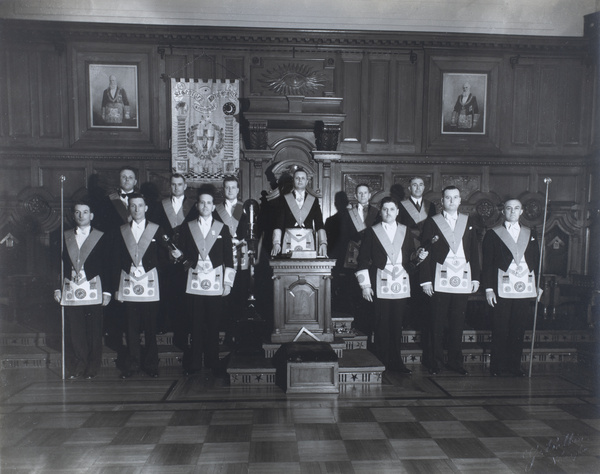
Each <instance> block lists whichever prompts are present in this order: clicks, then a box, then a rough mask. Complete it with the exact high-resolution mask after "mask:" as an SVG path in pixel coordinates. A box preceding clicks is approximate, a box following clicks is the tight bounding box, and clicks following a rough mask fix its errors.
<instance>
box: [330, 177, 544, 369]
mask: <svg viewBox="0 0 600 474" xmlns="http://www.w3.org/2000/svg"><path fill="white" fill-rule="evenodd" d="M424 190H425V186H424V181H423V179H421V178H420V177H414V178H412V179H411V180H410V185H409V191H410V196H409V197H408V198H407V199H404V200H403V201H401V202H400V203H398V202H397V201H396V200H395V199H394V198H393V197H385V198H383V199H382V200H381V201H380V210H379V214H378V215H377V214H376V213H375V212H373V211H374V209H373V206H371V205H369V203H368V201H369V200H370V197H371V193H370V189H369V186H368V185H367V184H359V185H358V186H357V187H356V195H355V197H356V200H357V203H356V204H355V205H352V206H351V207H350V208H349V209H346V210H342V211H341V212H343V213H344V214H343V215H342V216H341V217H340V218H339V222H340V227H341V231H340V232H339V234H337V240H338V244H339V242H341V247H345V248H346V253H345V256H344V257H343V259H344V260H343V266H344V267H345V268H348V269H350V271H355V276H356V281H357V282H358V285H359V287H360V291H359V292H356V291H352V293H354V294H358V295H360V296H361V297H362V300H363V302H359V301H356V300H354V308H355V312H354V316H355V322H356V327H357V328H358V329H359V330H361V331H362V332H365V333H366V334H368V335H369V338H370V335H371V331H373V330H374V335H375V351H376V353H377V355H378V356H379V358H380V359H381V360H382V362H383V363H384V364H385V366H386V368H387V369H388V370H391V371H395V372H398V373H402V374H410V373H411V371H410V369H408V368H407V367H406V366H405V365H404V363H403V358H402V355H401V352H400V346H401V342H402V326H403V320H405V317H406V316H412V321H413V323H416V325H417V327H418V328H419V329H421V342H422V349H423V359H422V361H423V364H424V365H425V366H426V367H427V368H428V369H429V372H430V374H432V375H436V374H438V373H440V371H441V370H442V369H443V368H445V369H448V370H451V371H454V372H456V373H458V374H461V375H467V374H468V372H467V370H466V369H465V367H464V365H463V353H462V334H463V328H464V323H465V313H466V308H467V301H468V297H469V295H470V294H473V293H476V292H477V291H478V289H479V284H480V280H483V284H484V288H485V289H486V300H487V302H488V304H489V305H490V306H491V307H492V329H493V336H492V340H493V343H492V349H491V363H490V372H491V374H492V375H493V376H499V375H507V374H512V375H515V376H522V375H524V372H523V371H522V370H521V364H520V361H521V355H522V343H523V334H524V330H525V323H526V321H527V315H528V314H529V308H530V303H531V301H532V300H533V299H534V298H535V297H536V296H537V285H536V281H537V275H536V272H537V262H539V245H538V242H537V240H536V237H535V232H534V231H533V230H531V229H529V228H527V227H525V226H521V225H520V224H519V218H520V216H521V215H522V213H523V209H522V204H521V202H520V201H519V200H517V199H510V200H508V201H506V203H505V205H504V209H503V211H502V212H503V215H504V223H502V224H501V225H499V226H496V227H494V228H493V229H490V230H488V231H487V232H486V234H485V238H484V241H483V271H482V270H481V266H480V251H479V240H478V237H477V234H476V228H475V225H474V223H473V221H472V219H471V218H470V217H469V216H467V215H466V214H462V213H460V212H458V211H459V206H460V204H461V197H460V190H459V189H458V188H457V187H455V186H448V187H446V188H444V190H443V191H442V198H441V208H442V210H441V213H439V214H436V208H435V205H434V204H433V203H431V202H429V201H427V200H424V199H423V193H424ZM507 229H508V230H507ZM337 247H338V249H339V247H340V245H338V246H337ZM339 258H340V257H339V250H338V263H339ZM352 269H354V270H352ZM341 274H342V277H343V276H344V275H346V283H345V285H346V286H347V287H350V288H353V287H352V285H353V282H352V280H351V279H349V278H347V275H348V273H346V274H344V272H342V273H341ZM444 349H446V355H445V354H444Z"/></svg>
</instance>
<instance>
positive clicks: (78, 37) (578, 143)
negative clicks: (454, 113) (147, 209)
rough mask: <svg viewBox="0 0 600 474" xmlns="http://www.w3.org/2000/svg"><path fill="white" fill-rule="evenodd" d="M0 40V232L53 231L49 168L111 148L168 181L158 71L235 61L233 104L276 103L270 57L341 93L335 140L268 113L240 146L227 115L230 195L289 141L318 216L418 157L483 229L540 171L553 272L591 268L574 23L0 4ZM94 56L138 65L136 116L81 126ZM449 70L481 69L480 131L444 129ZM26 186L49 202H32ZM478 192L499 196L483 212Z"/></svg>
mask: <svg viewBox="0 0 600 474" xmlns="http://www.w3.org/2000/svg"><path fill="white" fill-rule="evenodd" d="M0 40H1V44H2V45H1V47H0V118H1V119H0V153H1V154H2V161H1V163H0V175H1V177H0V186H1V189H0V231H1V232H0V233H1V234H2V235H0V238H2V237H3V236H4V235H5V234H7V233H8V232H11V233H13V234H15V235H16V234H18V235H22V236H26V235H27V230H28V224H27V223H28V222H30V221H31V220H32V219H33V220H34V221H36V222H38V223H39V226H38V228H36V232H37V233H38V234H39V235H38V236H36V239H38V240H36V242H40V245H42V246H50V245H52V239H48V238H47V236H48V235H50V234H51V233H52V232H54V231H55V230H56V228H57V227H58V223H59V218H58V217H57V209H59V204H60V201H59V197H60V179H59V178H60V176H61V175H63V176H65V177H66V178H67V179H66V181H65V196H66V197H67V201H69V200H70V199H72V197H73V196H75V195H77V194H81V193H84V192H86V187H87V186H88V185H89V182H90V180H91V179H92V180H95V181H96V184H98V185H99V187H100V188H102V189H104V190H108V189H110V188H112V187H113V185H114V184H115V183H116V182H117V173H118V169H119V168H120V167H121V166H122V165H123V164H124V163H127V164H129V165H131V166H132V167H134V168H135V169H137V170H138V173H139V181H140V183H151V184H152V185H155V188H156V189H157V190H158V191H159V192H161V193H167V192H168V179H169V173H170V150H169V143H170V136H169V135H170V115H169V110H170V109H169V83H168V81H166V80H163V79H165V78H167V77H169V76H173V77H188V78H203V79H208V78H214V79H240V80H241V84H242V85H241V96H242V109H243V111H245V112H247V113H250V112H249V111H253V110H254V109H253V107H255V104H256V103H257V99H258V98H268V97H272V98H273V104H275V105H274V106H273V107H276V108H277V107H280V105H281V104H287V99H286V98H285V96H283V95H278V94H277V93H275V92H274V91H273V90H272V89H270V88H269V80H275V79H276V80H281V79H282V77H275V79H273V77H274V76H273V74H275V73H276V72H277V71H278V70H279V71H281V70H282V69H278V68H284V69H285V68H286V67H287V68H288V70H289V71H293V70H302V71H304V72H305V73H306V72H307V71H308V72H309V73H310V74H314V77H318V82H319V86H318V87H316V88H314V89H310V88H309V89H304V90H302V92H303V95H306V96H314V97H332V98H335V97H338V98H341V99H342V100H341V104H342V105H341V111H340V112H341V113H343V114H345V117H344V119H343V124H342V128H341V132H340V135H339V146H338V147H337V149H336V150H329V151H331V152H334V155H335V156H333V157H331V156H326V157H325V158H319V157H318V156H317V155H314V156H312V157H311V152H312V151H314V150H315V149H316V143H315V137H314V133H313V130H312V129H311V128H310V126H306V124H301V125H298V126H295V127H293V126H288V127H287V128H286V127H281V126H279V125H272V126H271V125H269V127H270V128H269V129H268V131H267V132H268V134H267V137H268V143H267V148H266V149H262V150H256V149H251V148H252V145H251V143H249V141H248V140H247V137H248V133H249V132H248V126H247V124H246V123H245V122H244V121H242V123H241V126H242V129H243V130H244V132H245V133H244V136H245V138H246V140H245V143H244V144H243V146H242V148H243V150H242V156H243V157H242V162H241V163H240V177H241V185H242V193H241V197H242V198H243V199H247V198H250V197H252V198H255V199H256V198H258V197H259V194H260V191H261V190H263V189H264V190H270V189H271V183H270V176H268V171H269V170H270V169H272V168H273V166H274V165H276V164H277V163H276V162H277V161H278V160H281V159H282V157H284V156H286V153H288V152H290V150H297V151H298V150H300V151H299V152H298V153H300V155H302V156H304V155H306V156H307V164H309V165H310V166H311V167H312V168H313V169H314V170H315V173H316V174H317V175H316V177H315V178H316V181H315V182H316V183H317V184H318V185H319V186H320V187H321V188H320V189H319V192H321V194H322V198H323V206H324V214H325V216H329V215H331V214H333V213H334V212H335V208H334V195H335V194H336V193H338V192H346V193H347V194H348V195H349V197H350V198H352V197H353V196H352V194H353V191H354V186H355V185H356V183H357V182H358V181H364V180H367V181H369V182H372V183H373V185H374V187H375V194H376V196H377V199H380V197H381V196H382V195H383V194H384V193H387V192H390V190H391V189H392V187H394V186H395V187H396V189H398V187H400V189H401V187H402V186H403V185H405V183H406V180H407V179H408V177H409V176H412V175H415V174H418V175H421V176H423V177H424V178H425V179H426V182H427V184H428V187H429V189H428V195H429V197H431V198H434V199H437V198H438V197H439V195H440V192H441V190H442V188H443V187H444V186H445V185H447V184H457V185H458V186H459V187H460V188H461V190H462V192H463V202H464V209H465V210H467V211H469V212H471V213H475V214H478V215H480V217H481V219H482V220H481V228H482V230H485V228H487V227H489V226H490V225H492V224H493V223H495V222H497V221H498V213H497V206H498V204H499V203H500V202H501V201H502V200H504V199H506V198H508V197H510V196H515V195H516V196H522V197H524V199H527V200H528V202H531V204H532V205H535V204H536V203H539V200H540V199H541V198H543V193H544V191H545V185H544V183H543V178H544V177H546V176H549V177H551V178H552V185H551V187H550V199H551V213H550V221H549V226H550V228H556V229H560V231H561V232H562V233H563V234H564V235H566V236H567V237H568V239H569V241H568V243H567V245H568V249H569V250H568V254H569V259H568V263H567V266H566V268H564V276H567V275H568V274H571V273H579V274H583V273H586V272H587V270H588V259H589V248H590V225H591V218H592V217H593V216H594V215H595V214H594V213H595V212H596V207H597V200H594V199H593V198H592V192H593V190H592V187H591V179H592V178H591V177H590V175H591V171H593V170H595V168H594V166H593V164H594V163H595V160H596V156H597V155H596V154H595V153H596V151H597V145H596V143H597V136H594V133H597V132H595V131H594V130H595V128H594V120H593V117H597V116H598V111H597V107H596V106H595V104H594V100H593V98H594V97H595V94H597V90H596V89H597V84H598V71H597V64H596V56H595V55H594V54H593V47H592V45H591V41H590V40H589V39H587V38H537V37H510V36H495V35H458V34H451V35H448V34H421V33H414V34H408V33H402V34H398V33H393V34H392V33H376V32H339V31H338V32H336V31H330V32H318V31H292V30H289V31H288V30H256V29H252V30H250V29H247V30H243V29H224V28H221V29H215V28H210V29H206V28H182V27H178V28H166V27H144V26H132V25H89V24H77V23H70V24H60V23H45V22H17V21H4V22H1V23H0ZM94 61H114V62H115V63H116V64H119V63H134V64H136V65H138V71H139V93H140V107H141V115H140V128H139V130H135V131H114V130H112V131H111V130H109V131H107V130H96V129H93V128H91V127H90V126H89V123H88V120H87V114H88V107H89V106H88V101H89V97H88V91H87V89H86V87H87V83H86V80H87V79H86V64H88V63H89V62H94ZM294 67H297V69H294ZM300 68H301V69H300ZM446 73H463V74H485V75H486V76H487V94H486V97H485V99H486V100H485V104H486V105H485V114H486V129H485V133H483V134H480V135H478V134H473V135H472V134H444V133H442V127H441V116H442V88H443V79H444V74H446ZM280 75H281V74H280ZM302 80H306V77H305V78H304V79H302ZM457 94H458V92H457ZM285 107H287V105H285ZM315 107H316V109H315V110H312V111H311V112H312V114H313V115H315V114H317V115H318V114H319V109H318V106H315ZM273 110H275V109H273ZM266 112H268V110H267V111H266ZM329 112H330V111H325V112H324V113H325V114H327V113H329ZM282 144H286V146H287V152H286V151H282V148H283V145H282ZM294 144H296V145H297V148H294V146H296V145H294ZM290 153H291V152H290ZM32 202H35V203H37V204H39V203H40V202H46V203H47V209H46V208H44V206H42V208H43V209H41V210H40V207H39V206H37V205H33V204H32ZM490 203H491V204H490ZM489 205H491V206H493V207H495V209H496V210H492V211H491V214H489V213H488V214H489V215H487V217H486V212H487V211H485V209H487V207H486V206H489ZM482 209H483V211H482ZM532 212H533V211H532ZM536 212H537V211H536ZM538 214H539V213H538ZM532 215H533V214H532ZM532 222H533V224H534V225H535V224H539V223H540V220H539V217H536V218H532ZM44 235H45V236H46V237H44ZM561 235H562V234H561ZM40 236H41V237H40ZM23 238H27V237H23ZM48 253H49V254H50V253H51V251H50V250H49V251H48ZM29 258H33V257H31V255H30V257H29ZM48 261H49V259H48ZM34 267H35V265H33V264H31V263H30V264H29V265H28V268H30V269H31V271H38V270H37V269H36V270H33V269H34ZM42 267H43V266H42ZM46 267H47V268H49V267H50V264H49V263H48V264H47V265H46Z"/></svg>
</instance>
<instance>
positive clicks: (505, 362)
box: [490, 297, 533, 373]
mask: <svg viewBox="0 0 600 474" xmlns="http://www.w3.org/2000/svg"><path fill="white" fill-rule="evenodd" d="M496 299H497V301H498V302H497V303H496V305H495V306H494V308H493V309H492V353H491V361H490V371H491V372H497V373H501V372H517V371H519V370H521V356H522V355H523V335H524V333H525V325H526V323H527V320H528V317H529V314H530V312H531V301H533V299H532V298H523V299H507V298H500V297H497V298H496Z"/></svg>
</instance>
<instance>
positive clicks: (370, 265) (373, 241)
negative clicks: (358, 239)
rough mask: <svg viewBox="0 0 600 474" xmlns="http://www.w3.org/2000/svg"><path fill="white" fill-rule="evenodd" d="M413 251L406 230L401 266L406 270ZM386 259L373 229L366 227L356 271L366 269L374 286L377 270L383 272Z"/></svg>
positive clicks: (411, 241) (409, 236)
mask: <svg viewBox="0 0 600 474" xmlns="http://www.w3.org/2000/svg"><path fill="white" fill-rule="evenodd" d="M377 225H379V224H377ZM401 225H402V224H398V226H401ZM414 250H415V245H414V242H413V239H412V236H411V235H410V232H408V229H407V230H406V233H405V235H404V241H403V242H402V266H403V267H404V268H405V269H406V270H408V269H409V266H408V265H409V262H410V258H411V255H412V253H413V252H414ZM387 258H388V256H387V253H386V252H385V249H384V248H383V245H382V244H381V241H380V240H379V238H378V237H377V235H376V234H375V232H374V231H373V227H368V228H367V229H366V230H365V232H364V236H363V239H362V243H361V245H360V251H359V253H358V268H357V270H358V271H360V270H365V269H368V270H369V277H370V278H371V284H372V285H374V284H375V281H376V278H377V269H380V270H383V269H384V268H385V264H386V263H387Z"/></svg>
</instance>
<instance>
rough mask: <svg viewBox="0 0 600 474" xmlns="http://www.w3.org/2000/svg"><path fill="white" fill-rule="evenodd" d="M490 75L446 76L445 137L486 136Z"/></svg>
mask: <svg viewBox="0 0 600 474" xmlns="http://www.w3.org/2000/svg"><path fill="white" fill-rule="evenodd" d="M486 98H487V74H460V73H444V77H443V85H442V134H461V133H468V134H479V135H483V134H485V119H486V116H485V105H486Z"/></svg>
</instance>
